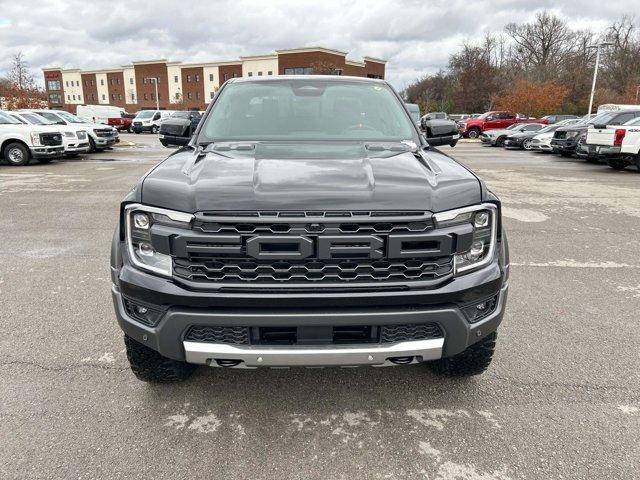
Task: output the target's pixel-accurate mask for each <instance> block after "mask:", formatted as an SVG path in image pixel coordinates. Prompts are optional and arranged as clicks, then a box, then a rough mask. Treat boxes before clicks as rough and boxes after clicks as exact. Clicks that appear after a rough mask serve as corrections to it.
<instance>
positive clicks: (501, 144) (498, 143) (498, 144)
mask: <svg viewBox="0 0 640 480" xmlns="http://www.w3.org/2000/svg"><path fill="white" fill-rule="evenodd" d="M504 138H505V137H498V139H497V140H496V147H504Z"/></svg>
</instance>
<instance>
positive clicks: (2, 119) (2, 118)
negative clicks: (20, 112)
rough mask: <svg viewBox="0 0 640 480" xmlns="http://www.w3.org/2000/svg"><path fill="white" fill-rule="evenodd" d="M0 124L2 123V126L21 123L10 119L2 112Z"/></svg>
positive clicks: (15, 119)
mask: <svg viewBox="0 0 640 480" xmlns="http://www.w3.org/2000/svg"><path fill="white" fill-rule="evenodd" d="M0 123H2V124H6V123H11V124H20V123H23V122H21V121H20V120H18V119H17V118H14V117H12V116H11V115H7V114H6V113H4V112H0Z"/></svg>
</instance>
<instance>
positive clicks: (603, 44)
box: [587, 42, 613, 115]
mask: <svg viewBox="0 0 640 480" xmlns="http://www.w3.org/2000/svg"><path fill="white" fill-rule="evenodd" d="M611 45H613V42H600V43H598V44H597V45H589V46H588V47H587V48H595V49H597V50H596V66H595V68H594V70H593V83H592V84H591V98H590V99H589V111H588V112H587V114H588V115H591V108H592V107H593V94H594V93H595V91H596V78H598V67H599V66H600V49H601V48H602V47H610V46H611Z"/></svg>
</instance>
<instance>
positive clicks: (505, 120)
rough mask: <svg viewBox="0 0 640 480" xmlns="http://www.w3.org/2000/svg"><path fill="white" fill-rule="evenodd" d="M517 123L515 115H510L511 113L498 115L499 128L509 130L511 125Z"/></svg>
mask: <svg viewBox="0 0 640 480" xmlns="http://www.w3.org/2000/svg"><path fill="white" fill-rule="evenodd" d="M515 121H516V116H515V114H513V113H509V112H500V113H499V114H498V127H497V128H507V127H508V126H509V125H513V123H514V122H515Z"/></svg>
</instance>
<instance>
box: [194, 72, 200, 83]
mask: <svg viewBox="0 0 640 480" xmlns="http://www.w3.org/2000/svg"><path fill="white" fill-rule="evenodd" d="M195 77H196V82H199V81H200V75H198V74H196V76H195Z"/></svg>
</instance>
